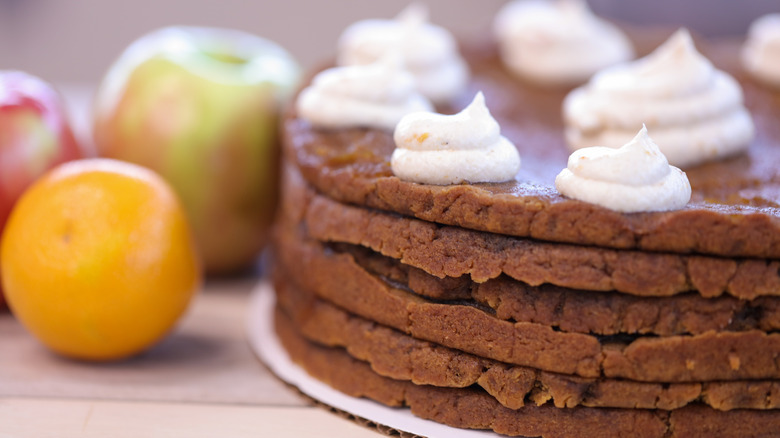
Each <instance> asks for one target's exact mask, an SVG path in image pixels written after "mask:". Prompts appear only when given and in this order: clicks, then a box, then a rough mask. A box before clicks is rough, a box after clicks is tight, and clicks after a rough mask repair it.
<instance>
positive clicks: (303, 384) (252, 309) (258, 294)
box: [247, 281, 499, 438]
mask: <svg viewBox="0 0 780 438" xmlns="http://www.w3.org/2000/svg"><path fill="white" fill-rule="evenodd" d="M275 305H276V294H275V293H274V290H273V286H271V285H270V284H269V283H268V282H266V281H263V282H261V283H259V284H258V285H257V286H256V287H255V289H254V291H252V296H251V298H250V301H249V315H248V318H247V335H248V338H249V344H250V346H251V347H252V350H254V352H255V354H257V356H258V357H259V358H260V360H262V361H263V362H264V363H265V364H266V366H268V368H270V369H271V371H272V372H273V373H274V374H276V376H277V377H279V378H280V379H282V380H283V381H285V382H287V383H289V384H290V385H293V386H295V387H297V388H298V389H299V390H300V391H301V392H302V393H304V394H306V395H307V396H309V397H311V398H313V399H314V400H317V401H319V402H321V403H324V404H326V405H328V406H332V407H334V408H336V409H340V410H342V411H344V412H347V413H349V414H352V415H355V416H357V417H361V418H365V419H366V420H370V421H373V422H374V423H377V424H381V425H384V426H388V427H391V428H393V429H396V430H398V431H403V432H408V433H412V434H415V435H420V436H424V437H429V438H438V437H442V438H497V437H499V435H497V434H495V433H493V432H489V431H481V430H467V429H457V428H453V427H449V426H446V425H443V424H440V423H436V422H434V421H430V420H425V419H422V418H419V417H415V416H414V415H412V413H411V411H410V410H409V409H404V408H391V407H388V406H385V405H382V404H380V403H377V402H374V401H373V400H369V399H365V398H356V397H350V396H348V395H346V394H344V393H341V392H339V391H337V390H335V389H333V388H331V387H330V386H328V385H326V384H324V383H322V382H320V381H319V380H316V379H314V378H312V377H311V376H309V375H308V374H307V373H306V371H305V370H304V369H303V368H301V367H300V366H298V365H297V364H296V363H294V362H293V361H292V360H291V359H290V356H288V355H287V351H285V349H284V348H283V347H282V345H281V344H280V342H279V339H278V337H277V336H276V332H275V330H274V321H273V319H274V306H275Z"/></svg>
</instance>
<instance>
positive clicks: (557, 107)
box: [284, 32, 780, 258]
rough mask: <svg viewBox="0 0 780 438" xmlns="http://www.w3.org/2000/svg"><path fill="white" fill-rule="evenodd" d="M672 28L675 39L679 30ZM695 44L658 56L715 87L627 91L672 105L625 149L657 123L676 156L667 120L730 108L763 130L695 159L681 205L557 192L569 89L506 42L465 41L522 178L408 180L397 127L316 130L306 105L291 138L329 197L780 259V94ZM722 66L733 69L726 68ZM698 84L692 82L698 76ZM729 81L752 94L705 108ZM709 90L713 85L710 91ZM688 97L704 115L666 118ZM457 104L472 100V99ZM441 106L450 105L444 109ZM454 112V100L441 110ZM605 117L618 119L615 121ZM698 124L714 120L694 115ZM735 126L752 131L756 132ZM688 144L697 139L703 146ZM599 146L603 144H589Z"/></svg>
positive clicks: (638, 43) (554, 235) (428, 216)
mask: <svg viewBox="0 0 780 438" xmlns="http://www.w3.org/2000/svg"><path fill="white" fill-rule="evenodd" d="M629 35H630V36H631V38H632V43H633V45H634V47H637V48H638V51H639V52H640V53H647V52H649V50H646V48H651V47H657V46H658V45H659V43H660V41H662V37H660V36H659V35H658V34H655V35H652V34H648V33H632V32H630V33H629ZM664 36H665V37H667V38H668V34H666V35H664ZM686 40H687V41H686ZM689 40H690V38H689V36H687V35H686V34H685V33H682V32H681V33H679V34H678V35H677V36H675V38H673V39H672V40H671V42H670V43H669V44H667V45H663V46H665V47H664V50H666V49H669V52H670V53H669V54H667V55H664V56H657V57H652V58H651V59H654V60H655V61H659V58H660V61H664V60H665V59H668V58H667V56H670V57H673V56H677V54H678V53H683V54H686V56H689V61H688V62H689V65H688V67H687V68H689V69H690V70H686V71H690V72H697V71H698V72H705V73H707V72H708V71H709V72H710V74H709V76H708V78H707V79H706V80H703V81H701V84H704V86H703V87H698V86H697V87H693V88H691V91H692V92H691V93H687V94H686V93H682V92H683V91H685V87H680V86H677V85H674V84H672V86H671V87H670V89H671V90H673V91H675V92H681V93H682V94H681V95H680V96H678V97H679V99H677V98H676V99H668V98H650V97H648V95H647V94H646V93H643V92H637V93H633V94H631V93H625V94H623V95H622V96H623V98H622V100H623V101H627V102H630V103H633V105H632V109H631V111H634V110H639V109H640V108H641V107H645V108H649V107H655V108H660V109H664V111H661V112H658V113H655V114H656V115H655V116H653V117H647V118H645V117H642V118H640V119H638V120H633V119H632V120H631V123H630V124H628V123H627V124H625V128H621V130H620V131H621V132H622V131H625V132H628V133H629V134H628V137H627V138H626V139H625V140H623V142H622V143H619V144H617V146H621V145H623V144H625V143H627V142H628V141H630V140H631V139H632V138H633V137H634V136H635V135H636V133H637V131H639V129H640V128H641V126H642V123H646V124H647V128H648V130H649V131H650V132H651V133H652V137H653V139H654V140H655V142H656V143H657V145H658V146H659V147H660V148H662V152H664V154H665V155H667V158H668V160H669V162H670V163H672V164H674V161H673V160H672V158H671V157H670V155H669V154H668V153H667V152H666V151H664V150H663V148H664V147H665V145H667V144H668V142H667V139H665V138H664V135H665V131H667V129H666V128H670V129H671V130H672V132H675V131H674V129H680V128H681V127H684V126H688V127H692V126H698V127H699V128H701V130H703V131H708V130H710V129H714V130H715V131H716V132H719V130H721V128H722V127H721V125H722V124H723V123H724V122H723V120H724V119H723V118H722V117H723V116H724V115H726V114H727V115H728V117H731V118H733V119H735V120H738V119H739V117H743V116H746V117H747V118H748V120H750V119H751V115H752V124H751V127H752V126H755V133H756V135H755V137H753V136H752V130H751V131H750V134H751V135H750V137H751V138H752V141H749V147H747V148H746V149H743V151H742V152H734V153H732V154H726V155H724V156H722V158H719V159H716V160H711V161H707V162H704V163H702V164H699V165H696V166H692V167H687V168H686V169H685V170H686V174H687V176H688V179H689V181H690V185H691V189H692V191H691V200H690V202H689V203H688V204H687V205H685V207H683V208H680V209H678V210H672V211H654V212H637V213H623V212H619V211H615V210H611V209H608V208H605V207H602V206H599V205H596V204H593V203H589V202H582V201H578V200H575V199H571V198H568V197H565V196H562V195H561V194H560V193H558V191H557V190H556V188H555V186H554V181H555V178H556V176H557V175H558V173H560V171H561V169H563V168H565V167H567V159H568V157H569V155H570V154H571V150H570V149H569V146H568V144H567V141H566V138H565V136H564V133H565V129H564V121H563V119H562V117H561V108H562V105H563V101H564V98H565V97H566V93H565V91H560V90H552V89H545V88H539V87H538V86H535V85H533V84H531V83H529V82H527V81H521V80H518V79H517V78H516V76H515V75H514V74H513V73H511V72H509V71H508V70H507V69H506V67H505V65H504V64H503V62H502V61H501V59H500V58H499V57H498V53H497V48H496V47H495V46H492V45H485V44H482V43H479V44H474V45H473V46H470V45H464V46H463V47H462V53H463V54H464V57H465V59H466V60H468V63H469V68H470V70H471V72H472V79H471V81H470V82H469V85H468V87H467V92H466V93H468V94H470V95H471V96H473V95H474V94H475V93H476V92H477V90H482V91H483V93H484V96H485V100H486V101H487V102H489V103H490V113H491V115H492V117H493V118H495V120H496V121H497V122H498V124H499V125H500V127H501V134H502V135H504V136H505V137H506V138H507V139H508V140H509V141H510V142H512V143H513V144H514V145H515V146H516V148H517V150H518V151H519V154H520V155H521V156H522V157H523V166H522V168H521V169H520V170H519V172H518V173H517V175H516V176H515V178H514V179H512V180H509V181H506V182H499V183H461V184H449V185H433V184H424V183H423V184H421V183H416V182H410V181H405V180H402V179H400V178H398V177H397V176H395V175H394V174H393V170H392V167H391V156H392V154H393V152H394V150H395V149H396V144H395V142H394V139H393V136H392V134H391V133H390V132H388V131H386V130H376V129H365V128H344V129H339V130H323V129H316V128H314V129H313V128H312V126H311V124H310V123H308V122H306V121H305V120H302V119H300V118H299V117H298V114H296V113H290V114H289V116H288V118H287V119H286V121H285V125H284V126H285V128H284V136H285V144H286V146H287V148H288V149H289V156H290V157H291V158H292V159H293V161H294V162H295V164H297V166H298V168H299V169H300V171H301V173H302V175H303V176H304V178H305V179H306V181H307V182H308V183H309V184H311V185H312V186H313V187H314V188H316V189H317V190H318V191H319V192H320V193H322V194H324V195H326V196H328V197H330V198H332V199H334V200H337V201H340V202H345V203H351V204H354V205H360V206H366V207H370V208H377V209H381V210H386V211H392V212H396V213H399V214H402V215H408V216H412V217H416V218H419V219H423V220H426V221H431V222H436V223H440V224H449V225H456V226H460V227H464V228H470V229H475V230H484V231H489V232H494V233H501V234H507V235H514V236H520V237H530V238H534V239H539V240H545V241H555V242H567V243H573V244H581V245H594V246H603V247H610V248H620V249H641V250H647V251H664V252H678V253H700V254H710V255H719V256H740V257H762V258H780V202H779V200H780V175H778V169H780V147H778V145H780V126H778V124H777V123H776V118H777V114H780V100H778V99H776V98H775V96H774V95H773V94H771V93H768V92H767V89H766V88H764V87H761V86H758V84H756V83H754V82H753V81H751V80H744V77H742V76H739V73H740V71H739V70H734V69H732V68H733V67H734V66H736V65H738V62H736V60H737V59H738V58H737V55H738V53H737V51H736V50H732V49H731V48H730V47H732V46H717V47H716V49H717V50H711V49H712V47H714V46H710V45H708V44H707V43H706V42H703V41H701V42H697V45H698V46H699V47H698V49H700V50H701V53H703V55H696V53H691V52H690V48H691V46H692V44H689ZM697 53H698V51H697ZM660 61H659V64H661V65H662V64H663V63H662V62H660ZM639 65H640V66H641V63H640V64H639ZM714 66H719V67H721V68H727V69H731V70H729V71H728V72H727V71H725V70H720V69H718V68H715V67H714ZM667 67H668V68H669V69H671V70H672V71H671V72H667V73H664V75H665V76H664V77H668V78H669V80H670V81H672V80H675V76H676V74H675V72H674V68H675V67H674V66H668V65H667ZM615 68H616V69H617V67H615ZM621 68H624V69H626V70H628V71H632V70H637V69H638V70H640V72H644V71H648V72H649V71H653V70H654V69H652V68H649V67H641V68H640V67H637V65H634V66H633V67H621ZM645 69H647V70H645ZM615 71H618V70H615ZM733 75H736V76H733ZM680 76H681V77H682V78H683V79H686V78H688V79H690V78H693V79H696V78H698V77H699V76H697V75H695V74H694V75H689V74H688V73H685V72H680ZM724 78H725V79H724ZM594 80H595V79H594ZM697 80H698V79H696V80H694V81H693V82H691V83H690V84H693V85H696V84H699V82H696V81H697ZM718 81H726V82H728V81H731V82H733V83H734V84H735V85H737V90H739V87H738V85H741V87H742V90H743V91H739V92H738V93H736V94H734V93H732V94H731V96H732V97H733V96H735V95H739V96H744V106H741V105H740V106H737V107H736V108H734V107H733V106H730V105H725V106H720V107H718V106H717V105H710V103H712V102H715V103H722V102H723V100H722V96H721V95H720V94H717V93H716V94H715V96H716V97H715V98H713V99H714V100H712V101H710V100H707V99H708V98H707V99H704V100H703V101H704V102H705V103H706V104H702V103H701V100H699V99H700V98H702V93H700V91H701V90H705V91H706V90H710V87H712V86H713V84H717V83H718ZM661 83H663V82H661ZM648 88H651V89H657V88H658V87H656V86H654V87H648ZM620 93H622V91H620ZM620 93H613V91H612V89H611V88H610V89H609V90H608V92H605V95H609V96H613V95H614V94H617V95H620ZM667 94H668V93H667ZM672 94H674V93H672ZM704 96H709V93H707V92H705V93H704ZM717 96H721V97H717ZM613 97H614V96H613ZM632 99H633V100H632ZM670 100H671V101H672V103H673V104H671V105H670V104H669V102H670ZM613 101H614V100H613ZM617 101H618V102H620V101H621V99H617ZM456 102H458V101H456ZM689 102H698V103H696V104H693V103H690V104H688V103H689ZM740 102H741V98H740ZM680 104H682V106H683V107H684V106H685V105H688V108H689V109H690V108H694V109H696V110H697V111H695V112H694V113H692V114H689V115H688V116H687V117H688V118H687V119H684V120H685V121H684V122H677V123H668V124H660V123H658V122H659V121H664V120H666V119H665V117H666V115H668V114H676V115H679V114H681V112H680V110H679V109H678V106H679V105H680ZM458 106H460V107H461V108H462V107H464V106H465V103H462V104H459V105H458ZM439 108H440V110H442V108H443V107H439ZM596 108H597V109H598V110H600V111H607V113H609V111H611V112H612V113H614V114H616V115H617V116H618V118H617V119H616V120H617V121H622V120H623V119H622V118H620V116H622V115H629V116H631V114H633V113H631V111H628V110H627V111H621V110H620V108H619V107H610V106H603V105H602V106H598V107H596ZM616 108H617V109H616ZM724 108H725V109H724ZM449 111H450V110H449V109H446V108H444V111H442V112H445V113H446V112H449ZM748 112H749V113H748ZM632 117H633V116H632ZM603 120H610V123H613V122H612V121H611V120H612V119H608V118H606V117H603ZM674 120H676V119H674ZM699 120H705V121H708V122H707V123H701V124H698V125H697V124H696V123H691V122H692V121H693V122H695V121H699ZM634 122H636V123H634ZM607 126H612V125H607ZM617 126H622V125H617ZM705 128H706V129H705ZM691 132H695V131H691ZM734 132H735V133H737V134H739V135H744V132H745V131H744V130H741V131H740V130H735V131H734ZM740 133H741V134H740ZM566 134H567V135H568V134H569V133H568V132H566ZM694 139H695V137H694ZM689 144H690V145H696V142H695V141H691V142H689ZM594 145H604V143H600V142H598V141H593V142H588V144H587V146H594Z"/></svg>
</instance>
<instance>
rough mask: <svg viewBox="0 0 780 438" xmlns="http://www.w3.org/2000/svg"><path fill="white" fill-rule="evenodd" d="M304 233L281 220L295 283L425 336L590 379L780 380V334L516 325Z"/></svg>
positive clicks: (281, 258)
mask: <svg viewBox="0 0 780 438" xmlns="http://www.w3.org/2000/svg"><path fill="white" fill-rule="evenodd" d="M288 208H289V206H288ZM285 210H287V209H283V211H285ZM301 232H302V230H301V228H300V227H299V226H298V225H297V224H295V223H294V222H292V221H289V220H280V221H278V222H277V229H276V230H275V233H274V234H275V236H274V237H275V241H276V242H275V248H276V254H277V258H278V262H279V263H280V264H281V265H282V266H286V267H287V269H288V270H289V271H293V272H294V271H295V270H299V269H301V268H302V267H303V268H305V270H306V275H300V276H294V277H293V278H291V281H292V282H293V283H294V284H296V286H298V287H301V288H302V289H304V290H306V291H308V292H311V293H314V294H316V295H317V296H319V297H321V298H323V299H325V300H327V301H330V302H332V303H334V304H337V305H338V306H340V307H342V308H344V309H346V310H349V311H350V312H353V313H355V314H358V315H360V316H363V317H365V318H367V319H370V320H373V321H376V322H379V323H381V324H384V325H387V326H390V327H393V328H395V329H398V330H400V331H403V332H405V333H407V334H410V335H412V336H414V337H416V338H419V339H425V340H428V341H432V342H436V343H439V344H442V345H445V346H448V347H451V348H456V349H459V350H462V351H465V352H469V353H473V354H476V355H479V356H483V357H489V358H492V359H495V360H499V361H502V362H508V363H513V364H516V365H523V366H530V367H533V368H539V369H543V370H546V371H552V372H558V373H563V374H576V375H580V376H583V377H599V376H606V377H611V378H627V379H631V380H637V381H650V382H693V381H710V380H745V379H777V378H780V334H768V333H765V332H762V331H759V330H750V331H744V332H707V333H704V334H701V335H693V336H668V337H640V338H638V339H635V340H631V341H625V340H622V339H621V338H617V339H614V338H609V337H608V338H603V337H597V336H592V335H585V334H580V333H566V332H560V331H556V330H554V329H553V328H552V327H550V326H547V325H543V324H537V323H529V322H515V323H512V322H509V321H503V320H500V319H498V318H496V317H495V316H493V315H491V314H489V313H487V312H485V311H483V310H481V309H476V308H474V307H471V306H462V305H452V304H442V303H436V302H431V301H428V300H425V299H423V298H421V297H419V296H417V295H414V294H411V293H409V292H407V291H404V290H401V289H398V288H395V287H391V286H389V285H388V284H387V283H385V282H384V281H382V280H380V279H378V278H376V277H374V276H373V275H371V274H370V273H368V272H367V271H366V270H365V269H363V268H362V267H361V266H360V265H359V264H358V263H356V262H355V260H354V259H353V258H352V257H351V256H350V255H348V254H334V253H332V252H329V251H327V250H326V248H324V247H323V246H322V244H321V243H320V242H317V241H314V240H310V239H307V238H305V237H303V236H300V235H299V233H301Z"/></svg>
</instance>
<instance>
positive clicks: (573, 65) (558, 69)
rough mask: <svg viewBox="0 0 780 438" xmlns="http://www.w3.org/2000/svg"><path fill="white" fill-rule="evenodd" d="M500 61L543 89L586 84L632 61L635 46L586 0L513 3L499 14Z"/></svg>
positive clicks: (496, 24) (521, 0) (496, 27)
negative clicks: (597, 13) (617, 65)
mask: <svg viewBox="0 0 780 438" xmlns="http://www.w3.org/2000/svg"><path fill="white" fill-rule="evenodd" d="M493 31H494V34H495V36H496V40H497V41H498V46H499V50H500V54H501V59H502V60H503V62H504V64H505V65H506V66H507V67H508V68H509V69H510V70H511V71H512V72H514V73H515V74H516V75H518V76H520V77H523V78H526V79H528V80H529V81H532V82H535V83H538V84H541V85H545V86H567V85H569V86H571V85H578V84H582V83H583V82H585V81H587V80H588V78H590V77H591V76H592V75H593V74H594V73H596V72H597V71H599V70H601V69H603V68H604V67H608V66H610V65H613V64H617V63H619V62H625V61H628V60H629V59H632V58H633V57H634V49H633V47H632V46H631V42H630V41H629V40H628V38H627V37H626V36H625V35H624V34H623V32H621V31H620V29H618V28H617V27H616V26H614V25H612V24H611V23H609V22H607V21H605V20H603V19H601V18H599V17H597V16H596V15H594V14H593V12H591V10H590V8H588V4H587V3H586V2H585V1H584V0H556V1H549V0H515V1H512V2H510V3H507V4H506V5H505V6H504V7H503V8H502V9H501V10H500V11H499V13H498V14H497V15H496V19H495V21H494V25H493Z"/></svg>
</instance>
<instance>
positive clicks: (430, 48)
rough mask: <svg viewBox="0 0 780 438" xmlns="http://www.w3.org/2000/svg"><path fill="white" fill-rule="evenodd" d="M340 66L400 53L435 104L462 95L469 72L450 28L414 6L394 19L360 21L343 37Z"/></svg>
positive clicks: (339, 54)
mask: <svg viewBox="0 0 780 438" xmlns="http://www.w3.org/2000/svg"><path fill="white" fill-rule="evenodd" d="M338 46H339V49H338V64H339V65H362V64H370V63H372V62H375V61H376V60H377V59H379V58H381V57H382V56H384V55H385V54H386V53H388V52H394V51H395V52H399V53H401V58H402V60H403V62H404V66H405V68H406V69H407V70H408V71H409V72H411V73H412V75H414V77H415V80H416V81H417V88H418V90H420V92H421V93H422V94H423V95H425V96H426V97H428V98H429V99H431V100H433V101H434V102H440V103H443V102H447V101H450V100H451V99H453V98H454V97H456V96H457V95H458V94H460V93H461V92H462V91H463V90H464V89H465V87H466V83H467V82H468V79H469V69H468V66H467V65H466V62H465V61H464V60H463V58H462V57H461V56H460V53H459V52H458V46H457V44H456V42H455V38H454V37H453V36H452V34H450V32H448V31H447V30H446V29H444V28H443V27H440V26H436V25H433V24H431V23H429V22H428V12H427V9H426V8H425V7H424V6H422V5H420V4H416V3H413V4H411V5H409V6H408V7H407V8H406V9H404V10H403V11H402V12H401V13H400V14H399V15H398V17H396V18H395V19H392V20H386V19H371V20H362V21H358V22H356V23H354V24H352V25H350V26H349V27H347V28H346V29H345V30H344V32H343V33H342V34H341V37H340V38H339V44H338Z"/></svg>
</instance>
